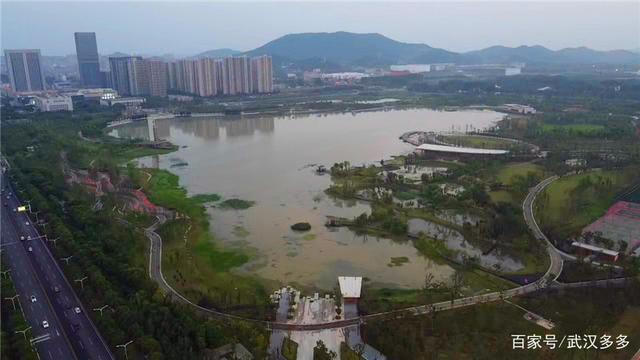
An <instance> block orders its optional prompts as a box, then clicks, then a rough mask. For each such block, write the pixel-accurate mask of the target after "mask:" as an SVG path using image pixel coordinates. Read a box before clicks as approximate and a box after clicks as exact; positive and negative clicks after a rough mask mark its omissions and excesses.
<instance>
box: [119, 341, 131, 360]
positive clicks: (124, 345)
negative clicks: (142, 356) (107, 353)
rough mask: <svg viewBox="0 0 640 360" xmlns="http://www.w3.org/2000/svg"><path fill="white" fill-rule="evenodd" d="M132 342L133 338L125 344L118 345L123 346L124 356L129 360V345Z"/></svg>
mask: <svg viewBox="0 0 640 360" xmlns="http://www.w3.org/2000/svg"><path fill="white" fill-rule="evenodd" d="M132 342H133V340H129V341H127V342H126V343H124V344H120V345H116V347H121V348H123V349H124V358H125V359H127V360H129V357H128V356H127V346H129V345H131V343H132Z"/></svg>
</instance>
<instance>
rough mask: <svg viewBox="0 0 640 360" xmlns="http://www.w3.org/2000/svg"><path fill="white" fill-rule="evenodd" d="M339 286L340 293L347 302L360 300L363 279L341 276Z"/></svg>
mask: <svg viewBox="0 0 640 360" xmlns="http://www.w3.org/2000/svg"><path fill="white" fill-rule="evenodd" d="M338 284H339V285H340V293H341V294H342V298H343V299H344V300H345V301H348V300H351V301H354V300H355V301H357V299H359V298H360V290H361V288H362V277H360V276H339V277H338Z"/></svg>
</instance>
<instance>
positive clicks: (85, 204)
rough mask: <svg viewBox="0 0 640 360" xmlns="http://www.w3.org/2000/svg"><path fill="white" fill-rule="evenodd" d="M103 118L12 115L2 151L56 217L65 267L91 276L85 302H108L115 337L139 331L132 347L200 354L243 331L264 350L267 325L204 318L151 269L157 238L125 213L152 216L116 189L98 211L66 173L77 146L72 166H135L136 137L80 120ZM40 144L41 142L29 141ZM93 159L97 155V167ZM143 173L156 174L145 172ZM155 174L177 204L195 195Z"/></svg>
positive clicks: (49, 216)
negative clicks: (108, 138) (101, 133)
mask: <svg viewBox="0 0 640 360" xmlns="http://www.w3.org/2000/svg"><path fill="white" fill-rule="evenodd" d="M3 116H4V114H3ZM50 116H52V117H55V118H56V119H55V121H52V120H51V119H52V118H51V117H50ZM89 116H90V115H89ZM59 117H61V118H59ZM70 117H71V118H70ZM97 118H99V119H101V120H87V121H88V122H87V123H85V122H82V121H81V120H79V119H76V115H75V114H74V115H70V114H65V117H62V116H61V115H60V114H53V115H50V114H48V113H47V114H40V115H39V116H38V117H34V118H33V119H32V120H31V121H29V122H21V123H19V124H7V123H6V122H4V121H3V123H2V152H3V154H4V155H5V156H6V157H7V158H8V160H9V161H10V163H11V165H12V170H11V171H10V175H11V176H12V177H13V179H14V181H15V183H16V184H17V187H18V189H19V192H20V195H21V197H22V198H26V199H30V200H31V206H32V207H33V209H34V210H36V209H37V210H38V211H40V213H39V217H40V219H43V220H45V221H46V222H47V223H48V224H49V225H48V226H47V227H46V228H45V229H44V231H45V233H46V234H47V235H48V236H49V237H52V238H55V237H59V238H60V240H59V241H58V242H57V246H56V247H52V251H53V252H54V254H55V256H56V257H68V256H73V258H72V261H70V262H69V265H64V266H63V270H64V272H65V274H66V276H67V277H68V278H69V279H78V278H81V277H84V276H87V277H88V280H87V281H85V283H84V288H80V287H79V286H78V287H77V288H76V289H75V290H76V291H77V292H78V295H79V296H80V297H81V298H82V300H83V302H84V303H85V304H86V305H87V306H86V307H87V308H95V307H100V306H103V305H105V304H107V305H109V310H107V311H106V312H105V313H104V315H103V316H96V314H94V313H92V314H91V316H92V317H93V320H94V321H95V323H96V325H97V326H98V328H99V329H100V331H101V333H102V334H103V336H104V337H105V338H106V340H107V342H108V343H109V344H111V345H112V346H114V345H115V344H121V343H123V342H125V341H128V340H131V339H133V340H134V344H133V346H132V347H131V348H130V349H129V355H130V357H131V356H133V357H140V358H143V357H144V358H151V359H160V358H164V359H184V358H194V357H199V356H200V355H199V354H201V352H202V351H203V350H204V349H206V348H213V347H217V346H221V345H224V344H226V343H229V342H235V341H238V340H240V341H242V342H243V344H244V345H245V346H246V347H247V348H249V349H250V350H251V351H252V352H253V353H254V354H255V355H257V356H259V357H263V356H264V354H265V353H264V352H265V351H266V341H267V336H266V334H265V333H264V332H263V330H262V329H260V328H256V327H254V326H253V325H249V324H245V323H235V322H234V323H223V322H221V321H219V320H213V319H201V318H199V317H198V316H197V315H196V314H195V313H194V312H193V310H191V309H190V308H188V307H185V306H182V305H178V304H176V303H174V302H173V301H171V300H170V298H168V297H166V294H163V293H162V292H161V291H160V290H159V289H158V287H157V285H156V284H155V283H154V282H152V281H151V280H150V279H149V278H148V275H147V274H148V262H147V253H146V251H147V249H148V239H146V237H145V236H144V235H143V233H142V232H138V231H132V229H131V228H130V227H128V226H123V224H122V223H121V222H120V221H119V220H118V219H122V220H125V221H128V220H131V223H137V224H144V223H146V224H150V223H151V222H152V219H150V218H147V219H146V220H144V219H141V218H140V217H139V216H137V215H136V216H133V215H131V216H128V215H127V214H120V213H118V211H117V210H115V211H113V210H112V209H114V206H115V205H117V199H115V198H113V197H109V196H108V197H106V198H105V199H104V201H105V202H106V203H105V206H104V207H103V210H101V211H94V210H92V206H93V205H94V201H93V199H92V198H91V196H90V195H89V194H88V193H87V192H85V191H84V190H83V189H81V188H80V187H79V186H77V185H76V186H73V187H70V186H68V185H67V184H66V183H65V181H64V176H63V173H62V168H63V166H62V157H61V153H66V154H67V155H68V161H69V165H70V166H73V167H81V166H83V165H84V166H86V168H87V169H89V171H95V170H100V171H103V172H106V173H108V174H110V175H111V176H112V177H113V178H117V177H118V176H120V175H124V176H126V174H127V172H129V170H128V169H123V168H121V167H120V164H122V161H126V160H128V159H129V158H131V157H132V156H138V155H139V153H138V152H137V150H136V149H137V145H135V144H127V143H122V144H117V145H116V144H111V143H89V142H87V141H84V140H81V139H80V138H79V137H78V135H77V132H78V129H85V128H86V127H87V126H89V125H91V124H92V122H93V121H99V122H101V123H102V124H103V123H104V121H105V120H106V119H105V118H101V117H99V116H98V117H97ZM90 119H93V117H91V116H90ZM3 120H4V118H3ZM31 145H33V148H32V149H29V148H27V147H28V146H31ZM91 159H95V161H93V164H92V166H91V167H89V163H91ZM138 175H139V178H141V179H146V178H147V176H146V175H145V174H143V173H140V174H138ZM156 180H157V182H155V183H154V185H155V186H157V187H159V188H161V189H164V190H167V191H164V192H160V194H159V195H158V198H159V199H162V200H165V201H167V202H169V203H171V204H172V205H174V206H184V205H187V206H188V205H192V203H189V202H188V201H185V200H183V199H181V198H180V196H181V195H182V194H181V193H180V192H179V191H177V190H172V191H169V190H170V189H169V188H170V187H171V185H172V184H174V182H173V180H172V179H171V177H169V176H166V177H163V176H159V177H158V179H156ZM198 205H199V206H201V204H200V203H198ZM184 213H186V214H189V215H190V216H193V217H194V218H197V217H198V216H201V214H203V210H200V209H199V207H198V208H194V209H185V211H184ZM3 284H4V281H3ZM74 284H75V285H77V284H76V283H74ZM253 289H254V288H253V287H252V291H253ZM3 309H4V306H3ZM3 319H9V317H7V318H3ZM4 324H5V321H3V326H4ZM6 324H8V325H9V324H11V323H10V322H7V323H6ZM3 344H5V343H3ZM3 348H4V347H3ZM113 350H114V352H115V351H116V350H117V349H115V348H114V349H113ZM10 358H13V357H10Z"/></svg>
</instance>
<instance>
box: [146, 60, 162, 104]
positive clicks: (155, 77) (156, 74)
mask: <svg viewBox="0 0 640 360" xmlns="http://www.w3.org/2000/svg"><path fill="white" fill-rule="evenodd" d="M142 63H143V64H144V65H143V67H144V73H143V74H142V76H144V77H146V84H147V88H145V89H143V90H144V92H145V93H146V94H147V95H151V96H167V63H166V62H164V61H162V60H143V61H142Z"/></svg>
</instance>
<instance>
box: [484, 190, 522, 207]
mask: <svg viewBox="0 0 640 360" xmlns="http://www.w3.org/2000/svg"><path fill="white" fill-rule="evenodd" d="M489 197H490V198H491V201H492V202H494V203H499V202H506V203H511V204H514V205H515V204H517V203H518V202H517V201H516V200H515V199H514V197H513V196H512V195H511V193H510V192H509V191H507V190H495V191H489Z"/></svg>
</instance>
